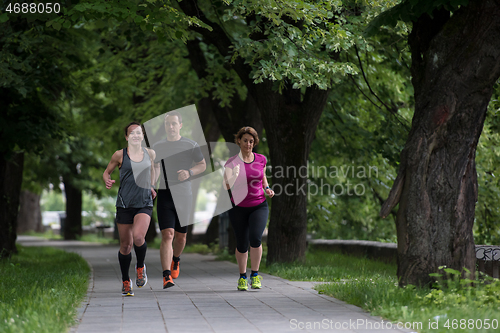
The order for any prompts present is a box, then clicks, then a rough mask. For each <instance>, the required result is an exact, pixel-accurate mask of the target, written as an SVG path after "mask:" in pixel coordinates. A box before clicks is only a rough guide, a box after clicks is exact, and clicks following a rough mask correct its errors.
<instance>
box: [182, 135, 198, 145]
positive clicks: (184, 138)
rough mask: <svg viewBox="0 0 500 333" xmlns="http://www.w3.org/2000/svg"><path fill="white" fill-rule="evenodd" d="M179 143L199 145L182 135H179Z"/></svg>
mask: <svg viewBox="0 0 500 333" xmlns="http://www.w3.org/2000/svg"><path fill="white" fill-rule="evenodd" d="M179 143H182V144H186V145H189V146H191V147H196V146H199V145H198V142H196V141H194V140H191V139H188V138H186V137H183V136H181V139H180V140H179Z"/></svg>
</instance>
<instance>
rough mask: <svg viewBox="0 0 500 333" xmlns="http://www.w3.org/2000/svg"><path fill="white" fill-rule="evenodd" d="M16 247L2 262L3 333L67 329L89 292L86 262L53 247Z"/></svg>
mask: <svg viewBox="0 0 500 333" xmlns="http://www.w3.org/2000/svg"><path fill="white" fill-rule="evenodd" d="M17 247H18V250H19V253H18V254H16V255H13V256H12V258H11V259H9V260H4V261H0V332H2V333H10V332H12V333H19V332H37V333H41V332H51V333H52V332H66V331H67V330H68V328H69V327H70V326H71V325H73V324H74V319H75V315H76V308H75V307H77V306H78V305H79V304H80V302H81V301H82V299H83V297H84V296H85V295H86V292H87V286H88V277H89V272H90V269H89V267H88V265H87V262H86V261H85V260H84V259H83V258H81V257H80V256H78V255H77V254H75V253H67V252H64V251H62V250H59V249H54V248H50V247H22V246H19V245H18V246H17Z"/></svg>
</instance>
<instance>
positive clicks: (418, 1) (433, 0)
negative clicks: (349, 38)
mask: <svg viewBox="0 0 500 333" xmlns="http://www.w3.org/2000/svg"><path fill="white" fill-rule="evenodd" d="M468 3H469V0H403V1H402V2H401V3H399V4H397V5H396V6H394V7H392V8H390V9H389V10H387V11H384V12H383V13H382V14H380V15H378V16H377V17H376V18H375V19H374V20H372V21H371V22H370V24H369V25H368V27H367V28H366V30H365V35H366V36H372V35H374V34H376V33H377V32H378V31H379V28H380V27H381V26H389V27H395V26H396V24H397V23H398V22H399V21H403V22H407V23H410V22H413V21H416V20H417V19H418V18H419V17H420V16H422V15H423V14H427V15H429V16H431V17H432V15H433V12H434V10H436V9H440V8H444V9H445V10H447V11H449V12H453V11H455V10H457V9H458V8H460V7H461V6H467V4H468Z"/></svg>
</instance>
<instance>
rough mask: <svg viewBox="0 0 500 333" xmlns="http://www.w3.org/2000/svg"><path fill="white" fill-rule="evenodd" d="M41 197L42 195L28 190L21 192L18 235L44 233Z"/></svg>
mask: <svg viewBox="0 0 500 333" xmlns="http://www.w3.org/2000/svg"><path fill="white" fill-rule="evenodd" d="M40 197H41V195H40V194H36V193H33V192H31V191H28V190H23V191H21V195H20V198H19V215H18V216H17V233H19V234H20V233H24V232H28V231H35V232H42V231H43V227H42V212H41V209H40Z"/></svg>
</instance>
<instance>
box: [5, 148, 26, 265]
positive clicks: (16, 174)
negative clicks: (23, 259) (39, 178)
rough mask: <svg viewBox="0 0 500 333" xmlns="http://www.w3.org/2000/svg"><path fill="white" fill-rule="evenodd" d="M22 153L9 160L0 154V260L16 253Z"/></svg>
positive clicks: (21, 179)
mask: <svg viewBox="0 0 500 333" xmlns="http://www.w3.org/2000/svg"><path fill="white" fill-rule="evenodd" d="M23 167H24V153H17V154H14V155H13V156H12V157H11V158H10V159H9V160H7V158H6V156H5V155H4V154H3V153H1V154H0V199H1V200H0V230H2V231H1V232H0V259H3V258H10V256H11V255H12V254H15V253H17V249H16V238H17V233H16V229H17V215H18V211H19V195H20V192H21V184H22V181H23Z"/></svg>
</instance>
